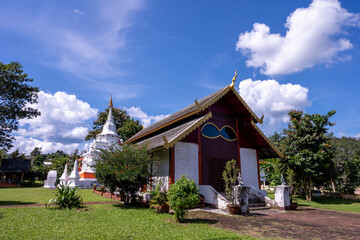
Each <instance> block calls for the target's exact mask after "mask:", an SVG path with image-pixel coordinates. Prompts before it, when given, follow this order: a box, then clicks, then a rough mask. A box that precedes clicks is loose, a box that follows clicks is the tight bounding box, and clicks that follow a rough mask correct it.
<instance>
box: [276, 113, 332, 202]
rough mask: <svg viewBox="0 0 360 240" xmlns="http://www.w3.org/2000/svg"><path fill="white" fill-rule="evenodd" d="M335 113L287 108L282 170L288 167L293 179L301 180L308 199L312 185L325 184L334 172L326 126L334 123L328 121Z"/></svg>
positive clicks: (329, 136) (329, 135)
mask: <svg viewBox="0 0 360 240" xmlns="http://www.w3.org/2000/svg"><path fill="white" fill-rule="evenodd" d="M335 112H336V111H335V110H333V111H330V112H328V113H327V114H326V115H320V114H303V112H302V111H290V112H289V116H290V122H289V124H288V128H287V129H284V135H285V139H284V142H283V146H284V150H285V156H286V158H285V159H284V160H282V163H283V166H284V170H285V169H286V168H288V169H290V170H292V171H293V174H294V175H293V177H294V178H295V181H297V182H299V183H301V187H302V189H303V190H304V192H305V194H306V199H307V200H309V201H311V189H312V187H313V186H314V185H323V184H326V183H327V182H329V181H331V179H332V178H333V177H334V176H335V175H336V173H335V164H334V161H333V158H334V149H333V147H332V146H331V145H330V140H331V135H332V134H331V133H328V128H327V127H328V126H333V125H334V124H335V123H331V122H330V120H329V119H330V117H331V116H333V115H334V114H335Z"/></svg>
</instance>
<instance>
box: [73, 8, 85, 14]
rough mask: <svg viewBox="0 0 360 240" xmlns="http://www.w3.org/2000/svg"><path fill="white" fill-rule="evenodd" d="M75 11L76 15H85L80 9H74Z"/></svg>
mask: <svg viewBox="0 0 360 240" xmlns="http://www.w3.org/2000/svg"><path fill="white" fill-rule="evenodd" d="M73 11H74V13H76V14H79V15H84V14H85V13H84V12H82V11H80V10H79V9H74V10H73Z"/></svg>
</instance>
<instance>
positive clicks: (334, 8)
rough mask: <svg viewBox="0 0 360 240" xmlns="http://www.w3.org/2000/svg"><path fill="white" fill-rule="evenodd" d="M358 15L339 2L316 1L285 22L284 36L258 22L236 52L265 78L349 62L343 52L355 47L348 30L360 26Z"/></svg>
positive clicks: (238, 45)
mask: <svg viewBox="0 0 360 240" xmlns="http://www.w3.org/2000/svg"><path fill="white" fill-rule="evenodd" d="M359 25H360V21H359V14H354V13H350V12H348V11H347V10H346V9H344V8H342V7H341V4H340V2H339V1H337V0H314V1H313V2H312V3H311V4H310V6H309V7H307V8H298V9H296V10H295V11H294V12H293V13H291V14H290V15H289V16H288V18H287V20H286V23H285V27H286V28H287V29H288V30H287V32H286V34H285V36H281V35H280V34H275V33H270V27H268V26H267V25H265V24H260V23H255V24H254V26H253V29H252V30H251V31H250V32H245V33H241V34H240V36H239V40H238V42H237V43H236V50H238V51H241V52H242V53H243V54H244V55H246V56H248V57H249V59H248V60H247V61H246V65H247V66H249V67H255V68H260V69H261V72H262V73H263V74H266V75H282V74H290V73H295V72H299V71H302V70H303V69H305V68H311V67H313V66H314V65H317V64H324V63H325V64H331V63H333V62H334V61H346V60H349V59H351V57H350V56H346V55H345V56H344V55H343V56H341V55H340V53H341V52H343V51H345V50H348V49H350V48H352V46H353V45H352V44H351V42H350V41H349V39H346V38H344V37H340V36H341V35H343V36H346V32H345V27H354V26H359Z"/></svg>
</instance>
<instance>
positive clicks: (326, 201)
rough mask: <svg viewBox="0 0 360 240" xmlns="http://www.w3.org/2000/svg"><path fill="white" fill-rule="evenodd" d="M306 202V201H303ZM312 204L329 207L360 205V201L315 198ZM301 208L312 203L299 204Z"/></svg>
mask: <svg viewBox="0 0 360 240" xmlns="http://www.w3.org/2000/svg"><path fill="white" fill-rule="evenodd" d="M302 200H305V199H302ZM312 202H314V203H317V204H329V205H332V204H334V205H338V204H346V205H350V204H354V203H358V204H360V201H356V200H352V199H342V198H329V197H318V198H313V199H312ZM299 205H300V206H310V205H311V202H309V203H307V202H305V203H299Z"/></svg>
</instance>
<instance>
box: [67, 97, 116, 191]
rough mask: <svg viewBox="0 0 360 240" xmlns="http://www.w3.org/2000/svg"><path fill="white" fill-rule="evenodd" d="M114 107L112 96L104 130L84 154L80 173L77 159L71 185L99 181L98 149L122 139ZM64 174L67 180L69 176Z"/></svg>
mask: <svg viewBox="0 0 360 240" xmlns="http://www.w3.org/2000/svg"><path fill="white" fill-rule="evenodd" d="M113 107H114V106H113V103H112V98H110V102H109V113H108V117H107V120H106V123H105V125H104V126H103V129H102V132H101V133H100V134H98V135H97V136H96V138H95V140H94V141H93V142H92V143H91V144H90V147H89V150H88V151H87V152H86V153H85V154H83V159H82V166H81V170H80V173H79V170H78V162H77V161H75V164H74V168H73V171H72V172H71V174H70V176H69V177H68V180H67V183H68V184H69V186H70V187H75V186H80V187H82V188H92V186H93V184H96V183H97V180H96V177H95V164H96V161H95V159H96V157H97V155H98V149H105V148H107V147H108V146H110V145H112V144H119V141H121V138H120V136H119V135H118V134H117V133H116V125H115V123H114V117H113V114H112V109H113ZM64 174H65V171H64ZM64 174H63V176H64V180H65V179H66V177H67V176H66V175H64ZM63 176H62V177H63ZM60 180H61V179H60Z"/></svg>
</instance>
